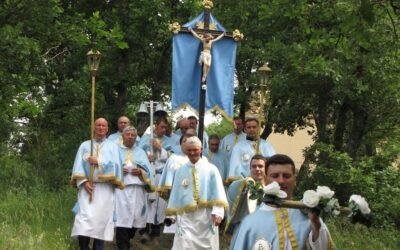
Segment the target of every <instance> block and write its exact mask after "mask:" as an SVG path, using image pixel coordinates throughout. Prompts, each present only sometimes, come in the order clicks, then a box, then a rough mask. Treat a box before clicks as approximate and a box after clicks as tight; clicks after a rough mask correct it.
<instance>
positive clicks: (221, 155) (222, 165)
mask: <svg viewBox="0 0 400 250" xmlns="http://www.w3.org/2000/svg"><path fill="white" fill-rule="evenodd" d="M219 144H220V139H219V137H218V135H216V134H214V135H210V136H209V138H208V148H207V149H205V150H204V153H203V155H204V156H205V157H207V159H208V161H209V162H210V163H212V164H214V165H215V166H216V167H217V168H218V171H219V173H220V175H221V177H222V181H224V180H226V178H227V175H228V168H229V165H228V156H227V154H226V153H225V152H224V151H223V150H220V148H219Z"/></svg>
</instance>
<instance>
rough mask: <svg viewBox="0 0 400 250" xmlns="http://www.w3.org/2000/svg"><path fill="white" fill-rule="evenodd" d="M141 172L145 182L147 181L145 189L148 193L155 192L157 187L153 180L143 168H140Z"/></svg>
mask: <svg viewBox="0 0 400 250" xmlns="http://www.w3.org/2000/svg"><path fill="white" fill-rule="evenodd" d="M140 174H141V177H142V180H143V182H144V183H146V185H145V189H146V191H147V193H153V192H155V191H156V188H155V187H154V186H153V185H152V184H151V181H150V180H149V178H147V175H146V172H145V171H144V170H143V169H141V168H140Z"/></svg>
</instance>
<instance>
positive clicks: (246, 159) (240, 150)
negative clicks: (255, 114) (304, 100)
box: [225, 118, 275, 184]
mask: <svg viewBox="0 0 400 250" xmlns="http://www.w3.org/2000/svg"><path fill="white" fill-rule="evenodd" d="M244 128H245V132H246V134H247V136H246V140H241V141H239V142H238V143H237V144H236V145H235V146H234V147H233V150H232V154H231V157H230V161H229V173H228V178H227V179H226V180H225V182H226V183H228V184H230V183H231V182H232V181H235V180H239V179H242V178H245V177H247V176H249V175H250V169H249V163H250V159H251V158H252V157H253V155H255V154H261V155H262V156H264V157H269V156H271V155H273V154H275V150H274V148H273V147H272V145H271V143H269V142H268V141H266V140H264V139H262V138H259V132H260V131H259V121H258V120H257V119H256V118H248V119H247V120H246V121H245V123H244Z"/></svg>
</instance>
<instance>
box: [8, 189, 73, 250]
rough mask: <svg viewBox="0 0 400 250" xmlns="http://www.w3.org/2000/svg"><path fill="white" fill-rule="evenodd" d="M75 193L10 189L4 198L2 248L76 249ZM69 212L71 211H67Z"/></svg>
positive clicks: (69, 191)
mask: <svg viewBox="0 0 400 250" xmlns="http://www.w3.org/2000/svg"><path fill="white" fill-rule="evenodd" d="M75 195H76V194H75V192H74V190H73V189H72V188H69V187H68V189H66V190H62V191H60V192H49V191H48V190H46V189H45V188H37V187H34V188H32V189H31V190H30V191H29V193H28V192H27V191H25V190H23V189H20V190H16V189H13V190H8V191H6V192H2V194H1V196H0V220H1V226H0V248H1V249H74V244H73V242H72V240H71V238H70V233H71V226H72V224H71V223H72V221H73V213H72V212H68V211H69V210H70V209H69V208H72V206H73V203H74V200H75ZM66 211H67V212H66Z"/></svg>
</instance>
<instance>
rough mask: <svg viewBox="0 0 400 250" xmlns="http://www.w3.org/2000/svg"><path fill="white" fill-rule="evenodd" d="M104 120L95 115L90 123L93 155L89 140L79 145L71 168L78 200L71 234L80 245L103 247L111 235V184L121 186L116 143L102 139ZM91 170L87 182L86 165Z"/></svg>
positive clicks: (104, 135)
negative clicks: (91, 174) (92, 124)
mask: <svg viewBox="0 0 400 250" xmlns="http://www.w3.org/2000/svg"><path fill="white" fill-rule="evenodd" d="M107 133H108V122H107V120H106V119H104V118H98V119H97V120H96V121H95V123H94V142H93V155H91V154H90V148H91V142H90V140H88V141H85V142H83V143H82V144H81V146H80V147H79V150H78V153H77V154H76V157H75V162H74V167H73V170H72V177H71V184H72V185H73V186H74V187H77V188H78V202H77V203H76V205H75V207H74V212H75V214H76V215H75V221H74V225H73V228H72V233H71V236H72V237H78V241H79V247H80V249H89V242H90V239H91V238H93V239H94V240H93V249H96V250H99V249H103V248H104V241H112V240H113V237H114V207H115V205H114V204H115V200H114V199H115V197H114V191H115V188H117V187H118V188H120V189H123V188H124V184H123V183H122V167H121V163H120V158H119V153H118V146H117V144H115V143H113V142H111V141H109V140H106V136H107ZM91 165H92V166H93V168H94V173H93V176H92V181H91V182H90V181H89V180H90V168H91V167H90V166H91Z"/></svg>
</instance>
